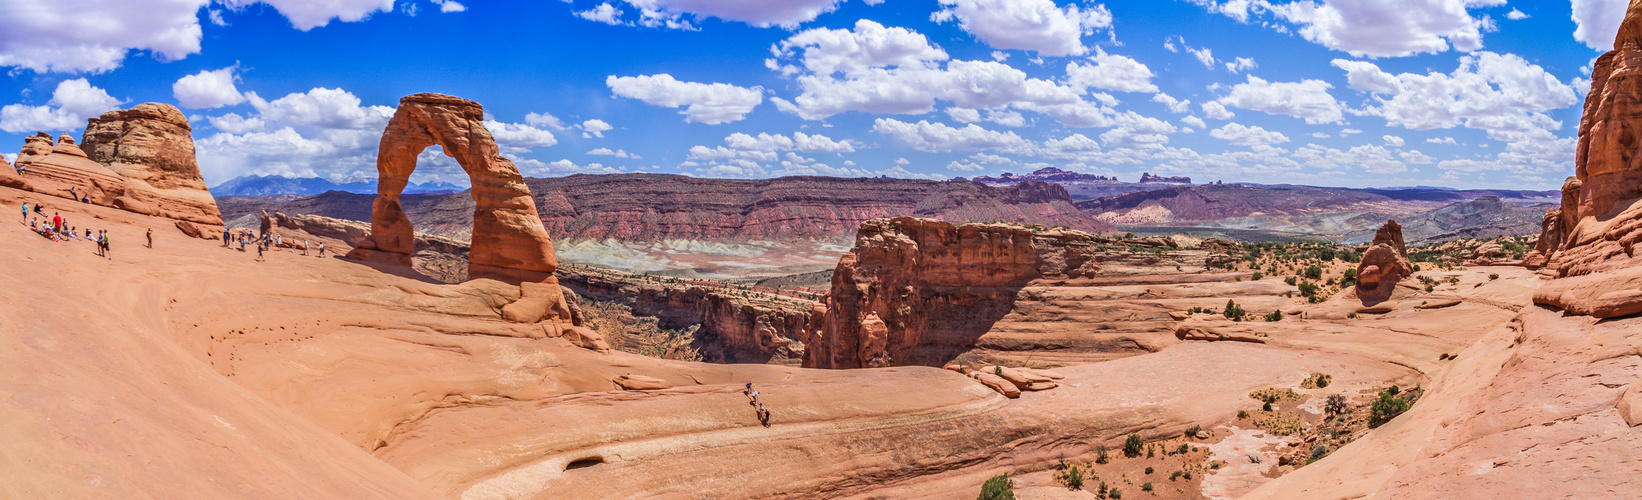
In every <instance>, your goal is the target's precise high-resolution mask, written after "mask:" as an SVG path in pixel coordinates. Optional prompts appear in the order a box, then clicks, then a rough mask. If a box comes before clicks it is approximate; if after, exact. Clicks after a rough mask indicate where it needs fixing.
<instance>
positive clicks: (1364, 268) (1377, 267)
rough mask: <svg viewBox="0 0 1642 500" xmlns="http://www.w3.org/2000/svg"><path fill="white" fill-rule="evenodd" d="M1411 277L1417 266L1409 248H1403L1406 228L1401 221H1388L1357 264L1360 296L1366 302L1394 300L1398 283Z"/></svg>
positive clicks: (1358, 292) (1358, 294)
mask: <svg viewBox="0 0 1642 500" xmlns="http://www.w3.org/2000/svg"><path fill="white" fill-rule="evenodd" d="M1411 274H1414V266H1413V265H1412V264H1410V263H1409V262H1408V249H1407V248H1406V247H1404V246H1403V228H1402V226H1399V225H1397V221H1391V220H1388V221H1385V225H1384V226H1380V230H1379V231H1377V232H1375V233H1374V243H1373V244H1371V245H1369V247H1368V251H1365V252H1363V260H1362V262H1359V263H1358V264H1357V296H1358V297H1360V298H1362V299H1363V302H1365V303H1368V302H1374V303H1378V302H1380V301H1383V300H1385V299H1387V298H1390V297H1391V292H1392V290H1393V289H1394V288H1396V287H1397V282H1398V281H1402V279H1403V278H1406V277H1408V276H1409V275H1411Z"/></svg>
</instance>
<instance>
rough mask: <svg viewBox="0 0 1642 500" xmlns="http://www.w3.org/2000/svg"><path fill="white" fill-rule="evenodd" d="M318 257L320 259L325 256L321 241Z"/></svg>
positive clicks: (323, 243)
mask: <svg viewBox="0 0 1642 500" xmlns="http://www.w3.org/2000/svg"><path fill="white" fill-rule="evenodd" d="M319 256H320V257H324V256H325V242H323V241H321V242H319Z"/></svg>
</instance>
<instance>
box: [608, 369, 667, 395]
mask: <svg viewBox="0 0 1642 500" xmlns="http://www.w3.org/2000/svg"><path fill="white" fill-rule="evenodd" d="M613 382H615V383H616V385H619V386H621V388H622V389H623V390H628V391H659V390H662V389H672V388H673V383H672V382H668V381H666V380H662V379H659V378H655V377H646V376H644V375H634V374H631V373H625V374H622V375H621V376H618V377H616V378H615V380H613Z"/></svg>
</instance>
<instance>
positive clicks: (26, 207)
mask: <svg viewBox="0 0 1642 500" xmlns="http://www.w3.org/2000/svg"><path fill="white" fill-rule="evenodd" d="M28 221H29V204H27V203H24V204H23V222H24V223H27V222H28Z"/></svg>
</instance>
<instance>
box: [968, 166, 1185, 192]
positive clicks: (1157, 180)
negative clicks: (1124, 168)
mask: <svg viewBox="0 0 1642 500" xmlns="http://www.w3.org/2000/svg"><path fill="white" fill-rule="evenodd" d="M958 180H963V178H962V177H959V178H958ZM971 180H973V181H975V182H979V183H982V184H987V185H992V186H1008V185H1012V184H1016V183H1020V182H1025V181H1043V182H1052V183H1055V184H1060V185H1061V186H1062V187H1065V188H1066V192H1067V193H1068V194H1070V195H1072V199H1075V200H1088V199H1094V198H1100V197H1103V196H1112V195H1118V194H1123V193H1133V192H1136V191H1151V190H1155V189H1164V188H1170V187H1176V186H1189V185H1191V183H1192V178H1190V177H1162V176H1156V175H1152V174H1151V173H1143V174H1140V182H1123V181H1120V180H1117V177H1106V176H1103V175H1090V174H1080V173H1077V172H1072V171H1067V170H1061V169H1058V168H1055V167H1045V168H1040V169H1038V170H1036V171H1034V172H1032V173H1030V174H1024V175H1015V174H1013V173H1010V172H1004V173H1003V174H1000V175H998V176H997V177H992V176H988V175H982V176H979V177H976V178H974V179H971Z"/></svg>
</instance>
